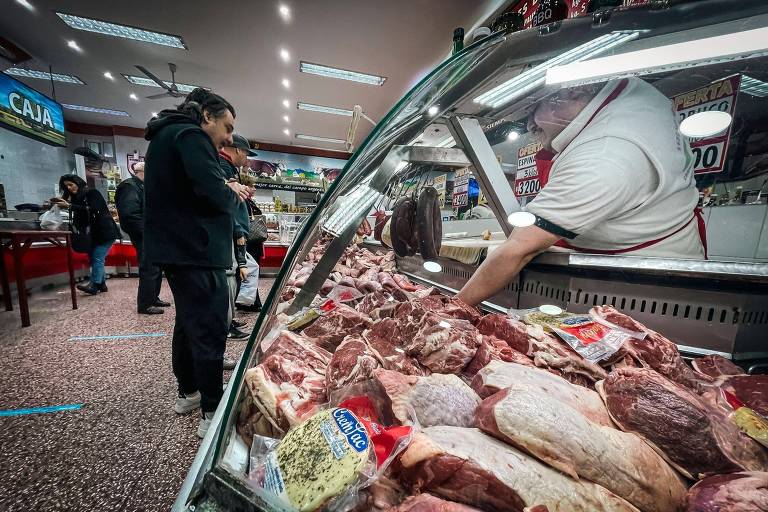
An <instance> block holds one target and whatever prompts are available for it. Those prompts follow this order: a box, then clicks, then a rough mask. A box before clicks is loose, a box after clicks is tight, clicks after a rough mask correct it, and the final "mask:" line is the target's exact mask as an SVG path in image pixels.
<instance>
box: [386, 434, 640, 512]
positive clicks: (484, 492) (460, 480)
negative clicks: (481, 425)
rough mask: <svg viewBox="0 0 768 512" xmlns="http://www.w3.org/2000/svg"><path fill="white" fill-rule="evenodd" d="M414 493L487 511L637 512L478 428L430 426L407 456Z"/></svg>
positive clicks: (407, 473)
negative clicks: (541, 509) (534, 508)
mask: <svg viewBox="0 0 768 512" xmlns="http://www.w3.org/2000/svg"><path fill="white" fill-rule="evenodd" d="M401 464H402V466H403V468H404V470H403V478H404V480H405V481H406V482H408V483H409V484H410V486H411V489H412V491H413V492H431V493H434V494H437V495H439V496H442V497H443V498H446V499H448V500H451V501H456V502H459V503H464V504H466V505H469V506H473V507H477V508H479V509H481V510H484V511H486V512H523V511H524V510H525V509H526V508H531V507H535V506H545V507H547V510H548V511H549V512H630V511H632V512H637V508H635V507H634V506H632V505H631V504H629V503H628V502H626V501H625V500H623V499H622V498H619V497H618V496H616V495H615V494H613V493H612V492H610V491H609V490H607V489H605V488H604V487H601V486H599V485H597V484H594V483H591V482H587V481H586V480H580V481H577V480H574V479H572V478H570V477H569V476H566V475H564V474H562V473H560V472H559V471H556V470H554V469H552V468H550V467H548V466H546V465H544V464H542V463H541V462H539V461H537V460H536V459H534V458H532V457H530V456H528V455H526V454H525V453H523V452H521V451H519V450H517V449H515V448H513V447H512V446H510V445H508V444H506V443H503V442H501V441H498V440H496V439H494V438H492V437H490V436H488V435H486V434H484V433H482V432H481V431H480V430H478V429H474V428H460V427H445V426H441V427H429V428H426V429H424V430H422V431H421V433H419V434H417V435H416V436H415V437H414V439H413V441H412V442H411V444H410V446H409V447H408V448H407V449H406V451H405V452H404V453H403V455H402V457H401Z"/></svg>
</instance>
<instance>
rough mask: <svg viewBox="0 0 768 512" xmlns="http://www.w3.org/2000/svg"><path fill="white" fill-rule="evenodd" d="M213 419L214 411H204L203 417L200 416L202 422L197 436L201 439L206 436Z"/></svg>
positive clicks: (198, 427)
mask: <svg viewBox="0 0 768 512" xmlns="http://www.w3.org/2000/svg"><path fill="white" fill-rule="evenodd" d="M212 420H213V413H212V412H206V413H203V417H202V418H200V424H199V425H198V426H197V437H199V438H200V439H202V438H204V437H205V434H207V433H208V428H209V427H210V426H211V421H212Z"/></svg>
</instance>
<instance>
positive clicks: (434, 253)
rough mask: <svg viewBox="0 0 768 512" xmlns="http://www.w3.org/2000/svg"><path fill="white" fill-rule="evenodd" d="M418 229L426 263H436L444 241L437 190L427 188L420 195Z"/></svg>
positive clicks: (422, 254)
mask: <svg viewBox="0 0 768 512" xmlns="http://www.w3.org/2000/svg"><path fill="white" fill-rule="evenodd" d="M416 228H417V231H418V233H419V252H420V253H421V257H422V258H423V259H424V260H425V261H434V260H436V259H437V257H438V256H439V255H440V246H441V244H442V239H443V221H442V218H441V215H440V200H439V199H438V194H437V190H435V189H434V188H433V187H425V188H423V189H422V190H421V193H420V194H419V204H418V207H417V208H416Z"/></svg>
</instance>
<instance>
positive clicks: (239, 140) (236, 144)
mask: <svg viewBox="0 0 768 512" xmlns="http://www.w3.org/2000/svg"><path fill="white" fill-rule="evenodd" d="M230 147H233V148H237V149H242V150H244V151H245V152H246V153H248V156H256V152H255V151H254V150H252V149H251V144H250V143H249V142H248V139H246V138H245V137H243V136H242V135H240V134H238V133H234V134H232V144H231V145H230Z"/></svg>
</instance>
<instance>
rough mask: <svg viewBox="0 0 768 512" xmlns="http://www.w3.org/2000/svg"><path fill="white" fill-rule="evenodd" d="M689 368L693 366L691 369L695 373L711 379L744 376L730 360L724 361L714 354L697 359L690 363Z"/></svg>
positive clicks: (743, 372)
mask: <svg viewBox="0 0 768 512" xmlns="http://www.w3.org/2000/svg"><path fill="white" fill-rule="evenodd" d="M691 366H693V369H694V370H696V371H697V372H699V373H701V374H704V375H707V376H708V377H712V378H718V377H723V376H728V375H744V374H745V373H746V372H745V371H744V370H743V369H742V368H741V367H739V366H737V365H736V364H734V363H733V361H731V360H730V359H726V358H724V357H723V356H718V355H716V354H711V355H708V356H702V357H697V358H695V359H693V360H692V361H691Z"/></svg>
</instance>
